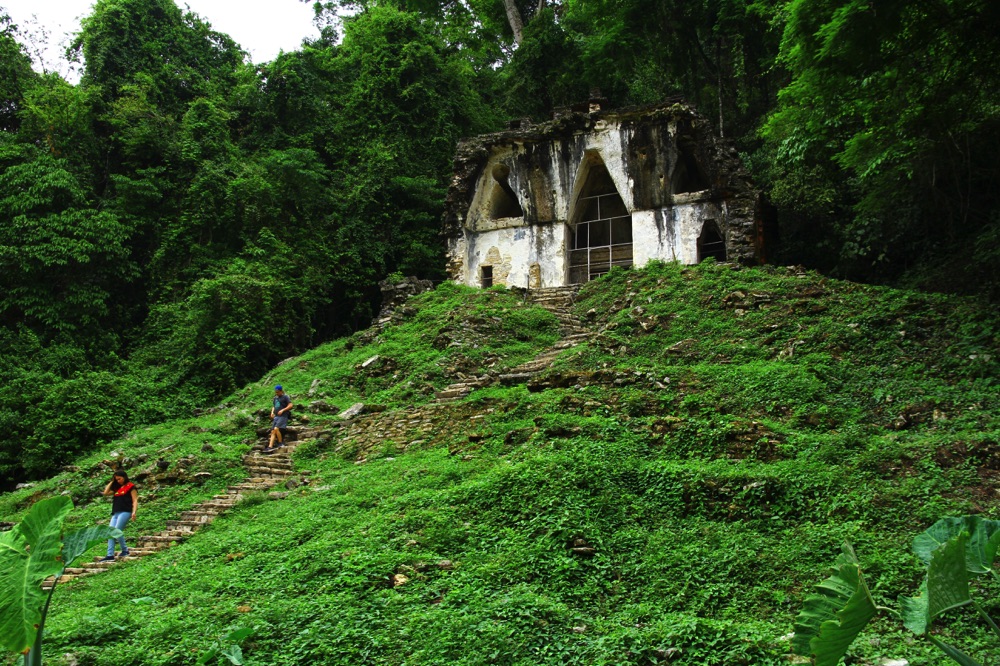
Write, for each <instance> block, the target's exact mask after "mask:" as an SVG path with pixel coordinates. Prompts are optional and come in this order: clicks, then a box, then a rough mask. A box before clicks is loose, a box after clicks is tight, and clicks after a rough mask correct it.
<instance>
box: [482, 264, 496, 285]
mask: <svg viewBox="0 0 1000 666" xmlns="http://www.w3.org/2000/svg"><path fill="white" fill-rule="evenodd" d="M479 281H480V283H481V284H482V286H483V289H488V288H490V287H492V286H493V267H492V266H480V267H479Z"/></svg>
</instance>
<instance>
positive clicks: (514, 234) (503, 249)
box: [451, 224, 566, 288]
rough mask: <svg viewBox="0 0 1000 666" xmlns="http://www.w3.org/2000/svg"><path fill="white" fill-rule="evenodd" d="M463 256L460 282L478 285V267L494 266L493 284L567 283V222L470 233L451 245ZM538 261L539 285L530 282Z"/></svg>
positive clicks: (540, 285) (473, 285) (555, 285)
mask: <svg viewBox="0 0 1000 666" xmlns="http://www.w3.org/2000/svg"><path fill="white" fill-rule="evenodd" d="M451 253H452V256H453V257H457V256H461V257H462V258H463V259H464V262H463V263H464V270H463V274H464V279H463V280H461V282H462V283H463V284H467V285H469V286H470V287H478V286H480V268H481V267H482V266H484V265H488V266H492V267H493V284H502V285H505V286H507V287H528V286H531V287H533V288H535V287H558V286H561V285H564V284H565V283H566V225H564V224H556V225H544V226H518V227H508V228H505V229H494V230H490V231H480V232H469V231H466V235H465V238H463V239H462V240H461V241H459V242H453V243H452V246H451ZM536 264H537V271H538V273H537V277H538V278H539V280H540V284H532V280H531V272H532V266H533V265H536Z"/></svg>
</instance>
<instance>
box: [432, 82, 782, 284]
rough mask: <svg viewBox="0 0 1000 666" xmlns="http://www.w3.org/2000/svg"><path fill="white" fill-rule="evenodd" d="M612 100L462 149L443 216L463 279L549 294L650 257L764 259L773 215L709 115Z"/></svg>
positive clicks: (679, 106)
mask: <svg viewBox="0 0 1000 666" xmlns="http://www.w3.org/2000/svg"><path fill="white" fill-rule="evenodd" d="M601 101H602V100H600V99H593V100H591V101H590V103H589V104H585V105H582V107H573V108H564V109H562V110H558V111H556V112H555V113H554V114H553V116H554V117H553V119H552V120H550V121H547V122H544V123H540V124H532V123H531V121H530V120H528V119H524V120H519V121H513V122H511V123H510V125H509V129H508V130H506V131H503V132H498V133H495V134H487V135H484V136H478V137H474V138H471V139H465V140H463V141H462V142H461V143H460V144H459V146H458V151H457V154H456V156H455V173H454V176H453V177H452V182H451V187H450V188H449V192H448V199H447V204H446V210H445V215H444V235H445V237H446V238H447V239H448V271H449V274H450V276H451V278H452V279H453V280H455V281H456V282H460V283H462V284H467V285H470V286H482V287H489V286H492V285H494V284H502V285H505V286H508V287H527V288H529V289H538V288H544V287H558V286H564V285H570V284H579V283H583V282H586V281H588V280H592V279H594V278H596V277H598V276H600V275H603V274H604V273H607V272H608V271H609V270H610V269H611V267H612V266H622V267H628V266H643V265H644V264H646V262H648V261H650V260H651V259H661V260H664V261H680V262H681V263H685V264H694V263H698V262H700V261H702V260H703V259H705V258H707V257H715V258H716V259H717V260H719V261H729V262H739V263H744V264H754V263H760V262H763V261H764V258H765V255H764V250H765V227H766V226H767V225H765V208H766V206H765V204H764V203H763V202H762V199H761V196H760V192H759V191H758V190H756V189H755V188H754V186H753V184H752V183H751V182H750V179H749V176H748V174H747V172H746V170H745V169H744V167H743V164H742V163H741V161H740V159H739V157H738V155H737V153H736V149H735V148H734V147H733V146H732V145H730V144H729V143H728V142H727V141H725V140H723V139H720V138H718V137H716V136H715V135H714V134H713V133H712V130H711V127H710V126H709V122H708V120H707V119H706V118H704V117H703V116H701V115H699V114H698V113H697V112H696V111H695V110H694V109H692V108H691V107H690V106H688V105H686V104H684V103H683V102H682V101H680V100H670V101H667V102H664V103H662V104H658V105H655V106H649V107H642V108H628V109H619V110H609V111H603V110H601Z"/></svg>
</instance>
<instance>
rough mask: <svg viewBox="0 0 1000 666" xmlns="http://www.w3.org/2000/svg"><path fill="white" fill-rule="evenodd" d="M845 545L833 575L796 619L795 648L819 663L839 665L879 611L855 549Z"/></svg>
mask: <svg viewBox="0 0 1000 666" xmlns="http://www.w3.org/2000/svg"><path fill="white" fill-rule="evenodd" d="M841 548H842V550H843V553H842V554H841V555H840V557H838V558H837V562H836V564H835V565H834V573H833V575H832V576H830V577H829V578H827V579H826V580H825V581H823V582H822V583H820V584H819V585H818V586H817V589H816V593H815V594H813V595H811V596H809V597H807V598H806V600H805V603H804V604H803V608H802V612H801V613H800V614H799V617H798V619H797V620H796V623H795V638H794V642H793V648H794V649H795V651H796V652H797V653H799V654H803V655H813V657H814V659H815V662H814V663H815V664H816V666H835V664H836V663H837V662H838V661H840V658H841V657H842V656H843V655H844V653H846V652H847V648H849V647H850V645H851V643H853V642H854V639H855V638H856V637H857V635H858V634H859V633H860V632H861V630H862V629H864V627H865V625H866V624H868V621H869V620H871V619H872V617H874V615H875V611H876V606H875V602H874V601H873V600H872V596H871V593H870V592H869V591H868V586H867V585H866V584H865V581H864V578H863V577H862V576H861V565H860V563H859V562H858V558H857V556H856V555H855V554H854V549H853V548H851V545H850V544H848V543H845V544H844V545H843V546H842V547H841Z"/></svg>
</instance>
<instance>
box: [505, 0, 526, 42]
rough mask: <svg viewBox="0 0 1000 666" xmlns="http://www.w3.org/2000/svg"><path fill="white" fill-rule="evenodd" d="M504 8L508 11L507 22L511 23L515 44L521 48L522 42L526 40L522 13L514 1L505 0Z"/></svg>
mask: <svg viewBox="0 0 1000 666" xmlns="http://www.w3.org/2000/svg"><path fill="white" fill-rule="evenodd" d="M503 6H504V9H506V10H507V21H508V22H509V23H510V29H511V30H513V31H514V43H515V44H517V45H518V46H520V45H521V40H522V39H524V22H523V21H521V12H519V11H518V9H517V3H515V2H514V0H503Z"/></svg>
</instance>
